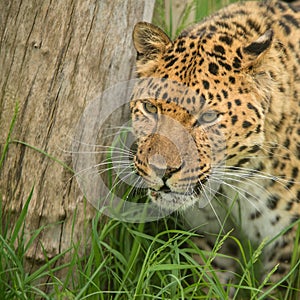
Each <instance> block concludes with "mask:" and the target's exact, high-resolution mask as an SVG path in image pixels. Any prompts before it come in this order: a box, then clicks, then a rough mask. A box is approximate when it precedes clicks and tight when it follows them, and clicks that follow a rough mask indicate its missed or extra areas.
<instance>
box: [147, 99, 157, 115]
mask: <svg viewBox="0 0 300 300" xmlns="http://www.w3.org/2000/svg"><path fill="white" fill-rule="evenodd" d="M144 109H145V111H146V112H147V113H148V114H151V115H155V114H157V107H156V106H155V105H154V104H152V103H150V102H144Z"/></svg>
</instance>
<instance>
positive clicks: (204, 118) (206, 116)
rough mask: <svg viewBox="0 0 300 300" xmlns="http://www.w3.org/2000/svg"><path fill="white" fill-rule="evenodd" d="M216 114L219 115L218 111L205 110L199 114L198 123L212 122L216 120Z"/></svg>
mask: <svg viewBox="0 0 300 300" xmlns="http://www.w3.org/2000/svg"><path fill="white" fill-rule="evenodd" d="M218 116H219V113H218V112H217V111H214V110H209V111H206V112H204V113H203V114H202V115H201V116H200V118H199V123H200V124H210V123H213V122H215V121H216V120H217V118H218Z"/></svg>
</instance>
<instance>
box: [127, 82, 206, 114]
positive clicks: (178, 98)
mask: <svg viewBox="0 0 300 300" xmlns="http://www.w3.org/2000/svg"><path fill="white" fill-rule="evenodd" d="M137 99H142V100H147V99H151V100H159V102H160V103H166V104H171V105H172V104H174V106H179V107H181V108H182V109H184V110H185V111H186V112H187V113H189V114H192V115H194V114H197V113H198V112H199V111H201V110H203V109H204V108H205V107H206V106H207V105H208V103H209V102H210V101H207V99H206V97H205V95H204V94H203V93H200V91H199V89H196V90H194V89H192V88H191V87H189V86H188V85H185V84H182V83H181V82H178V81H175V80H169V79H165V78H155V77H151V78H142V79H140V80H138V81H137V84H136V85H135V89H134V92H133V94H132V102H134V100H137ZM168 106H169V105H168Z"/></svg>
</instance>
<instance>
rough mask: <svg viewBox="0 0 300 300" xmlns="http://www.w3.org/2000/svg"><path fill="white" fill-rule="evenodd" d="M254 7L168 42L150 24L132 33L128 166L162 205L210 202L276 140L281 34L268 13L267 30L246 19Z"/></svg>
mask: <svg viewBox="0 0 300 300" xmlns="http://www.w3.org/2000/svg"><path fill="white" fill-rule="evenodd" d="M257 5H258V4H257V3H248V6H246V8H243V9H242V6H240V5H236V6H234V7H233V8H231V11H230V13H229V12H228V11H226V10H225V11H223V13H222V12H221V13H217V14H216V15H215V16H213V17H211V18H209V19H207V20H206V21H204V22H202V23H200V24H198V25H195V26H194V27H191V28H189V29H187V30H185V31H184V32H183V33H182V34H181V35H180V36H179V37H178V38H177V39H176V40H175V41H173V42H172V41H171V40H170V39H169V38H168V36H167V35H166V34H165V33H164V32H163V31H162V30H160V29H159V28H158V27H156V26H154V25H151V24H148V23H145V22H141V23H138V24H137V25H136V26H135V29H134V32H133V39H134V44H135V48H136V50H137V53H138V56H137V72H138V75H139V77H140V79H141V81H140V83H139V84H138V85H137V86H136V88H135V91H134V94H133V97H132V101H131V111H132V121H133V128H134V133H135V135H136V137H137V141H138V150H137V153H136V155H135V159H134V164H135V168H136V171H137V173H138V174H139V175H140V176H142V177H143V178H144V180H145V181H146V183H147V185H148V187H149V195H150V197H151V199H152V200H153V201H154V202H156V203H157V204H158V205H160V206H162V207H166V208H170V207H174V208H182V209H185V208H186V207H189V206H192V205H193V204H195V202H199V199H205V198H209V196H208V194H209V193H212V192H216V191H217V190H218V186H219V185H220V184H221V183H222V182H224V181H226V178H225V179H224V177H226V174H228V173H229V172H235V171H236V170H239V169H240V168H244V170H247V172H248V171H249V170H250V171H249V172H251V170H254V171H255V170H262V169H264V168H265V162H264V161H263V160H261V159H260V157H263V156H264V155H265V154H264V153H263V152H264V149H265V144H266V143H269V140H270V138H272V139H274V138H275V140H279V138H278V139H277V137H278V132H277V130H276V128H277V127H276V126H279V124H280V122H281V120H282V114H283V113H284V111H287V110H289V109H290V108H289V105H290V104H289V102H287V101H286V102H284V101H277V102H276V105H274V97H276V98H278V97H279V98H280V97H281V98H284V97H287V96H288V95H287V93H286V91H285V90H284V89H281V93H279V92H278V91H280V88H279V87H278V86H279V85H280V86H284V85H287V84H289V80H290V78H289V76H288V75H287V74H286V71H285V64H283V63H282V61H284V59H286V58H284V57H283V55H282V50H280V48H281V47H282V43H283V42H282V41H281V40H280V39H281V38H282V36H283V35H284V32H281V33H278V32H277V31H278V28H276V27H274V26H273V27H272V26H271V21H272V18H276V16H275V15H274V14H271V16H270V18H271V19H270V22H269V23H266V22H265V23H264V22H261V23H257V21H255V20H254V19H253V16H252V17H249V18H248V19H247V18H246V17H245V15H246V14H247V13H248V12H247V9H248V10H249V14H250V11H251V10H253V9H254V7H256V6H257ZM278 9H279V8H278ZM234 10H236V11H237V12H238V14H240V16H238V17H234V15H235V11H234ZM262 10H263V11H262V14H267V13H268V10H267V9H262ZM269 13H270V12H269ZM250 15H251V14H250ZM224 20H225V21H224ZM228 20H229V21H228ZM283 30H284V29H282V30H281V31H283ZM279 50H280V51H279ZM280 60H281V63H280ZM277 62H278V63H277ZM276 74H281V79H280V82H278V81H276V80H275V76H277V75H276ZM145 91H146V92H145ZM270 112H271V114H270ZM270 164H271V162H270V163H269V162H268V163H267V165H268V166H269V165H270ZM245 172H246V171H245Z"/></svg>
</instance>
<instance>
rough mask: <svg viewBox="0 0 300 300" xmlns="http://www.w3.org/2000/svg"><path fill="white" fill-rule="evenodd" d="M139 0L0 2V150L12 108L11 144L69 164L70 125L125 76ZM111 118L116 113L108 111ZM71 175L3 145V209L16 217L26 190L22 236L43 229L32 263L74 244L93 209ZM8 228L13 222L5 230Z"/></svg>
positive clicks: (141, 7)
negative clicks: (73, 228)
mask: <svg viewBox="0 0 300 300" xmlns="http://www.w3.org/2000/svg"><path fill="white" fill-rule="evenodd" d="M153 5H154V1H149V0H143V1H142V0H118V1H111V0H100V1H99V0H94V1H91V0H87V1H83V0H58V1H37V0H36V1H32V0H23V1H16V0H12V1H9V0H4V1H0V70H1V72H0V87H1V89H0V153H2V151H3V145H4V143H5V139H6V135H7V133H8V130H9V124H10V121H11V118H12V115H13V112H14V107H15V103H16V102H19V114H18V116H17V122H16V125H15V127H14V130H13V134H12V137H13V139H15V140H20V141H23V142H26V143H27V144H29V145H31V146H34V147H36V148H38V149H41V150H42V151H45V152H47V153H49V154H50V155H51V156H54V157H55V158H57V159H58V160H61V161H62V162H64V163H65V164H67V165H71V153H70V152H69V151H71V143H72V137H73V136H74V128H75V126H76V124H77V122H78V120H79V118H80V116H81V114H82V112H83V110H84V108H85V107H86V106H87V105H88V101H90V100H92V99H93V98H94V97H95V96H96V95H97V94H99V93H100V92H101V91H103V90H105V89H106V88H108V87H110V86H112V85H114V84H116V83H117V82H119V81H124V80H128V79H130V78H131V76H132V73H133V72H132V69H133V63H134V56H135V53H134V50H133V46H132V42H131V32H132V28H133V26H134V24H135V23H136V22H137V21H140V20H142V19H144V20H147V21H150V19H151V16H152V10H153ZM114 116H115V117H116V118H118V119H121V118H123V117H124V114H123V112H122V111H121V110H118V112H116V114H115V115H114ZM72 176H73V174H72V173H71V172H68V170H66V169H65V168H63V167H62V166H61V165H60V164H58V163H56V162H54V161H53V160H51V159H50V158H49V157H47V156H46V155H44V154H41V153H39V152H38V151H35V150H34V149H32V148H30V147H26V146H24V145H21V144H18V143H12V144H10V146H9V150H8V153H7V156H6V159H5V161H4V165H3V166H2V168H1V170H0V195H2V198H3V210H4V212H5V213H9V214H10V215H11V217H12V220H13V219H15V218H16V216H18V215H19V213H20V210H21V209H22V206H23V205H24V203H25V201H26V199H27V197H28V195H29V193H30V190H31V189H32V187H34V192H33V197H32V200H31V202H30V206H29V211H28V216H27V220H28V221H29V222H28V221H27V223H26V226H27V227H26V232H27V233H28V234H29V233H30V232H32V231H33V230H34V229H36V228H38V227H40V226H43V225H47V224H53V225H52V226H51V227H49V228H48V229H45V230H43V232H42V234H41V235H40V237H39V240H40V243H41V244H42V245H43V248H44V250H42V247H41V246H40V243H36V244H35V245H34V247H32V248H31V249H30V251H28V252H27V258H28V260H29V261H31V263H32V266H36V265H37V264H38V263H39V262H43V261H44V254H43V251H46V253H47V255H48V257H49V258H51V257H53V256H55V255H56V254H58V253H60V252H62V251H64V250H65V249H67V248H68V247H70V239H71V230H72V222H73V217H74V212H75V210H77V217H76V218H75V222H76V223H75V230H74V234H73V236H72V239H73V240H75V241H76V240H80V239H81V240H82V239H84V237H85V233H84V230H88V226H86V224H88V221H89V220H90V219H91V218H92V216H93V214H94V210H93V207H91V205H89V203H84V201H83V195H82V192H81V191H80V190H79V189H78V186H77V184H76V181H75V180H74V178H73V177H72ZM10 225H11V226H12V225H13V223H12V224H10Z"/></svg>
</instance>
